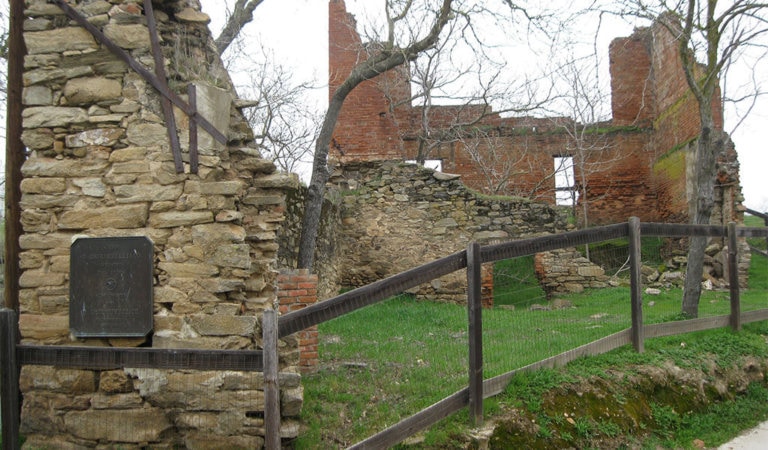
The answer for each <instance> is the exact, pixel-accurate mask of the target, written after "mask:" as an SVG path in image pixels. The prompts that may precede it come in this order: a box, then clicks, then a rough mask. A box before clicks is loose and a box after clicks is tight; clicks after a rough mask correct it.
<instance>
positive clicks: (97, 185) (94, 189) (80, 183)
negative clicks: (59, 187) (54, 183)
mask: <svg viewBox="0 0 768 450" xmlns="http://www.w3.org/2000/svg"><path fill="white" fill-rule="evenodd" d="M72 184H74V185H75V186H77V187H79V188H80V189H81V192H82V193H83V195H87V196H89V197H98V198H101V197H104V196H105V195H107V186H106V185H105V184H104V183H103V182H102V181H101V178H76V179H73V180H72Z"/></svg>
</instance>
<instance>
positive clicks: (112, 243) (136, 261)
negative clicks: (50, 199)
mask: <svg viewBox="0 0 768 450" xmlns="http://www.w3.org/2000/svg"><path fill="white" fill-rule="evenodd" d="M153 248H154V246H153V244H152V241H150V240H149V238H147V237H144V236H137V237H105V238H80V239H77V240H76V241H75V242H73V243H72V246H71V248H70V259H69V272H70V283H69V328H70V332H71V333H72V335H74V336H75V337H144V336H146V335H148V334H149V333H150V332H151V331H152V326H153V295H152V285H153V282H152V276H153V272H154V268H153V261H154V252H153Z"/></svg>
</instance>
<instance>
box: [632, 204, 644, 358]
mask: <svg viewBox="0 0 768 450" xmlns="http://www.w3.org/2000/svg"><path fill="white" fill-rule="evenodd" d="M640 247H641V245H640V219H638V218H637V217H630V218H629V268H630V286H631V289H632V292H631V298H632V345H633V346H634V347H635V350H637V351H638V352H639V353H642V352H644V351H645V333H644V332H643V283H642V280H641V273H640V269H641V267H642V259H641V258H642V255H641V253H640Z"/></svg>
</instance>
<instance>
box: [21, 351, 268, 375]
mask: <svg viewBox="0 0 768 450" xmlns="http://www.w3.org/2000/svg"><path fill="white" fill-rule="evenodd" d="M16 355H17V356H16V358H17V361H18V363H19V364H21V365H44V366H59V367H69V368H73V369H98V370H111V369H123V368H126V367H136V368H155V369H192V370H241V371H255V372H261V371H262V370H263V369H264V360H263V355H262V352H261V351H260V350H198V349H190V350H187V349H158V348H118V347H64V346H62V347H58V346H53V345H23V344H22V345H18V346H16Z"/></svg>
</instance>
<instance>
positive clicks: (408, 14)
mask: <svg viewBox="0 0 768 450" xmlns="http://www.w3.org/2000/svg"><path fill="white" fill-rule="evenodd" d="M425 3H428V2H425ZM453 3H454V0H442V1H441V2H440V3H439V5H438V6H437V8H435V9H433V8H432V7H431V5H427V4H421V2H419V1H415V0H387V1H386V2H385V13H386V38H385V39H383V40H381V41H379V42H376V43H375V44H372V45H370V46H369V47H368V51H369V53H368V55H367V56H364V59H363V60H362V61H361V62H359V63H358V64H357V65H355V67H353V69H352V71H351V73H350V74H349V75H348V76H347V78H346V79H345V80H344V82H342V83H341V85H340V86H339V87H338V88H337V89H336V90H335V92H333V94H332V95H331V98H330V101H329V104H328V110H327V111H326V113H325V117H324V120H323V126H322V128H321V130H320V134H319V136H318V139H317V142H316V144H315V153H314V160H313V164H312V177H311V180H310V183H309V189H308V193H307V200H306V204H305V210H304V218H303V221H302V234H301V241H300V243H299V256H298V267H299V268H307V269H309V268H311V267H312V264H313V262H314V256H315V255H314V253H315V244H316V242H317V233H318V228H319V224H320V214H321V211H322V202H323V196H324V195H325V188H326V187H325V185H326V182H327V181H328V178H329V176H330V172H329V169H328V153H329V146H330V143H331V136H332V134H333V130H334V128H335V127H336V122H337V120H338V117H339V113H340V111H341V107H342V105H343V104H344V100H345V99H346V98H347V96H348V95H349V93H350V92H352V90H353V89H354V88H355V87H356V86H358V85H359V84H360V83H362V82H363V81H366V80H370V79H373V78H375V77H377V76H379V75H381V74H382V73H385V72H387V71H390V70H392V69H394V68H396V67H399V66H401V65H403V64H404V63H406V62H409V61H413V60H414V59H416V57H418V55H419V54H421V53H422V52H424V51H426V50H428V49H430V48H432V47H434V46H435V44H436V43H437V42H438V41H439V39H440V36H441V34H442V33H443V29H444V28H445V26H446V25H447V24H448V23H449V22H451V21H452V20H455V18H456V11H455V10H454V9H453V6H454V4H453ZM425 24H426V26H425ZM409 25H410V26H409Z"/></svg>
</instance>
